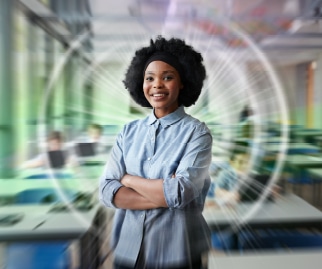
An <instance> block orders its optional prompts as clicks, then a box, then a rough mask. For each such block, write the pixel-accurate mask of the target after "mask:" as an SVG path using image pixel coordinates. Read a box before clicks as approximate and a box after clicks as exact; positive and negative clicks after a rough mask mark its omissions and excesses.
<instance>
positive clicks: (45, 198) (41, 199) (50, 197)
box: [15, 188, 76, 204]
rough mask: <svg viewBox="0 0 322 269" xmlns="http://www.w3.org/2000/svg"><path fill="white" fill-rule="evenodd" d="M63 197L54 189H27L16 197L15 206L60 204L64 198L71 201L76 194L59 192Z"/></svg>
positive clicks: (66, 191) (64, 190) (68, 190)
mask: <svg viewBox="0 0 322 269" xmlns="http://www.w3.org/2000/svg"><path fill="white" fill-rule="evenodd" d="M61 191H62V192H63V194H64V196H65V197H64V196H62V195H60V193H59V192H58V190H56V189H55V188H35V189H27V190H23V191H21V192H19V193H18V194H17V195H16V199H15V203H16V204H48V203H56V202H62V201H63V200H64V198H67V201H72V200H73V199H74V197H75V196H76V192H75V191H73V190H70V189H63V190H61Z"/></svg>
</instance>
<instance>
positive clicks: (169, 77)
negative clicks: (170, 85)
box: [164, 76, 173, 80]
mask: <svg viewBox="0 0 322 269" xmlns="http://www.w3.org/2000/svg"><path fill="white" fill-rule="evenodd" d="M171 79H173V77H172V76H166V77H164V80H171Z"/></svg>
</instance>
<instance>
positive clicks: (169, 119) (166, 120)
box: [148, 106, 186, 127]
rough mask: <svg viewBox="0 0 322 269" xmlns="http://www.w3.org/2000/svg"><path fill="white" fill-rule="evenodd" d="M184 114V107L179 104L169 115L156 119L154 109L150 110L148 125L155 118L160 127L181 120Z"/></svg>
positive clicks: (154, 120)
mask: <svg viewBox="0 0 322 269" xmlns="http://www.w3.org/2000/svg"><path fill="white" fill-rule="evenodd" d="M185 115H186V112H185V111H184V107H183V106H180V107H178V108H177V110H176V111H174V112H172V113H170V114H169V115H166V116H164V117H162V118H160V119H158V118H157V117H156V116H155V115H154V109H153V111H152V112H151V114H150V115H149V117H148V125H152V124H154V123H155V122H156V121H157V120H159V122H160V124H161V125H162V127H166V126H169V125H171V124H174V123H175V122H177V121H179V120H181V119H182V118H183V117H184V116H185Z"/></svg>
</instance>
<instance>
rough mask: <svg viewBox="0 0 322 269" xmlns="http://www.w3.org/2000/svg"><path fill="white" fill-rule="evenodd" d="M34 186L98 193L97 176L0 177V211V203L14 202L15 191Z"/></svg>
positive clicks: (0, 208)
mask: <svg viewBox="0 0 322 269" xmlns="http://www.w3.org/2000/svg"><path fill="white" fill-rule="evenodd" d="M35 188H57V189H72V190H75V192H86V193H93V194H98V178H89V179H59V180H55V179H32V180H29V179H0V212H1V210H2V209H3V208H2V207H1V205H7V204H11V203H13V202H14V199H15V196H16V194H17V193H19V192H21V191H23V190H27V189H35Z"/></svg>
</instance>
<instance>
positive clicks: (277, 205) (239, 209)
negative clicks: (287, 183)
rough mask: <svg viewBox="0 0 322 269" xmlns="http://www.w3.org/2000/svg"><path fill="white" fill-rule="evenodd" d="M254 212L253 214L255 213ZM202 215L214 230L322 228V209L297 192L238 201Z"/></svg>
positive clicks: (205, 211)
mask: <svg viewBox="0 0 322 269" xmlns="http://www.w3.org/2000/svg"><path fill="white" fill-rule="evenodd" d="M252 213H253V214H252ZM203 215H204V217H205V220H206V222H207V223H208V225H209V227H210V229H211V230H213V231H220V230H224V229H226V228H232V229H234V230H236V229H237V230H239V229H243V226H244V225H246V226H247V227H246V228H255V229H257V228H300V227H301V228H313V227H314V228H318V229H320V230H322V212H321V211H320V210H318V209H317V208H315V207H313V206H312V205H310V204H309V203H307V202H306V201H304V200H303V199H301V198H300V197H298V196H296V195H294V194H286V195H284V196H281V197H279V198H278V199H276V201H275V202H264V203H262V204H254V203H239V204H237V205H236V207H235V208H227V209H222V208H213V207H207V208H205V209H204V212H203Z"/></svg>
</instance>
